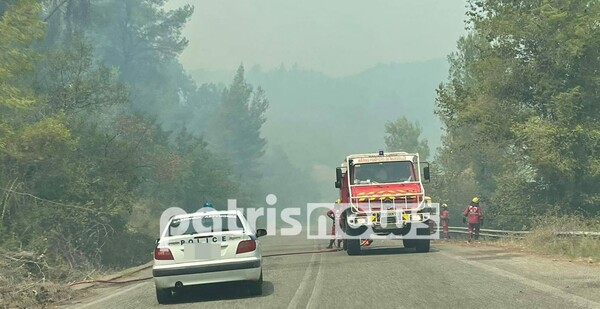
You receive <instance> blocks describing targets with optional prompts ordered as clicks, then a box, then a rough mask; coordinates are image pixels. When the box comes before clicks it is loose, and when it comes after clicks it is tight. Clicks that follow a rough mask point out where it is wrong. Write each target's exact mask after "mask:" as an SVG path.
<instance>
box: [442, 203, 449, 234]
mask: <svg viewBox="0 0 600 309" xmlns="http://www.w3.org/2000/svg"><path fill="white" fill-rule="evenodd" d="M440 219H441V221H442V233H443V234H444V238H445V239H450V234H448V219H450V213H449V212H448V205H446V204H442V215H441V216H440Z"/></svg>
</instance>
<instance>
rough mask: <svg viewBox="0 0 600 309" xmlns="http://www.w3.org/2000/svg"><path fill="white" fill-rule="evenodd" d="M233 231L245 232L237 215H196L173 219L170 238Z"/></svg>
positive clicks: (170, 226) (170, 225)
mask: <svg viewBox="0 0 600 309" xmlns="http://www.w3.org/2000/svg"><path fill="white" fill-rule="evenodd" d="M231 231H244V226H243V224H242V221H241V220H240V218H239V217H238V216H237V215H235V214H207V215H201V216H198V215H196V216H190V217H186V218H178V219H173V220H172V221H171V223H170V224H169V236H174V235H194V234H202V233H215V232H231Z"/></svg>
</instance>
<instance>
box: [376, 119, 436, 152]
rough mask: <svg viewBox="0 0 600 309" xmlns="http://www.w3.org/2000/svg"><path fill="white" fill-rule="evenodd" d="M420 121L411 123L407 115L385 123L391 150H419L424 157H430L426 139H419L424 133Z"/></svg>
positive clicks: (386, 142) (387, 141)
mask: <svg viewBox="0 0 600 309" xmlns="http://www.w3.org/2000/svg"><path fill="white" fill-rule="evenodd" d="M422 131H423V130H422V128H421V125H419V123H418V122H415V123H411V122H410V121H408V119H406V117H405V116H401V117H398V119H396V120H395V121H393V122H387V123H386V124H385V134H386V135H385V144H386V146H387V150H389V151H406V152H418V153H419V155H420V157H421V158H422V159H427V158H428V157H429V146H428V145H427V140H426V139H419V138H420V136H421V133H422Z"/></svg>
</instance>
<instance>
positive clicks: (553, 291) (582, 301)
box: [440, 252, 600, 308]
mask: <svg viewBox="0 0 600 309" xmlns="http://www.w3.org/2000/svg"><path fill="white" fill-rule="evenodd" d="M440 254H442V255H444V256H447V257H449V258H452V259H455V260H458V261H460V262H463V263H466V264H469V265H471V266H475V267H478V268H481V269H484V270H487V271H489V272H491V273H494V274H496V275H500V276H503V277H506V278H509V279H512V280H515V281H517V282H519V283H522V284H525V285H528V286H530V287H532V288H534V289H537V290H540V291H542V292H545V293H548V294H550V295H553V296H557V297H560V298H563V299H565V300H567V301H570V302H572V303H574V304H576V305H578V306H581V307H585V308H600V303H597V302H595V301H592V300H589V299H587V298H584V297H581V296H578V295H575V294H571V293H567V292H565V291H563V290H561V289H559V288H555V287H553V286H550V285H547V284H544V283H541V282H539V281H535V280H532V279H529V278H526V277H523V276H519V275H517V274H514V273H511V272H509V271H506V270H503V269H500V268H496V267H494V266H491V265H488V264H484V263H481V262H477V261H472V260H467V259H466V258H464V257H461V256H456V255H453V254H450V253H447V252H440Z"/></svg>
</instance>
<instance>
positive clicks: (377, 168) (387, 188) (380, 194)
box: [335, 151, 435, 255]
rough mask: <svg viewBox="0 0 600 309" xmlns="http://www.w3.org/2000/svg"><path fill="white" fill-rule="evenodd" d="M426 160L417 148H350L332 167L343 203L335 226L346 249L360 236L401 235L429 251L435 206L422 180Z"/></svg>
mask: <svg viewBox="0 0 600 309" xmlns="http://www.w3.org/2000/svg"><path fill="white" fill-rule="evenodd" d="M428 181H429V164H428V163H426V162H420V161H419V154H418V153H407V152H389V153H385V152H383V151H379V153H367V154H353V155H349V156H347V157H346V159H345V161H344V162H343V163H342V165H341V166H340V167H338V168H337V169H336V182H335V187H336V188H338V189H339V194H340V199H341V201H342V203H341V204H340V207H342V210H341V211H340V213H341V217H340V220H337V222H339V225H338V228H339V231H340V232H342V235H343V237H344V249H346V251H347V253H348V254H349V255H356V254H360V250H361V240H364V239H402V240H403V243H404V247H406V248H416V251H417V252H428V251H429V247H430V240H431V235H430V234H431V232H432V227H433V220H434V218H433V216H434V215H435V211H433V209H432V208H431V207H430V205H429V203H426V199H427V197H426V196H425V191H424V188H423V183H424V182H428Z"/></svg>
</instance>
